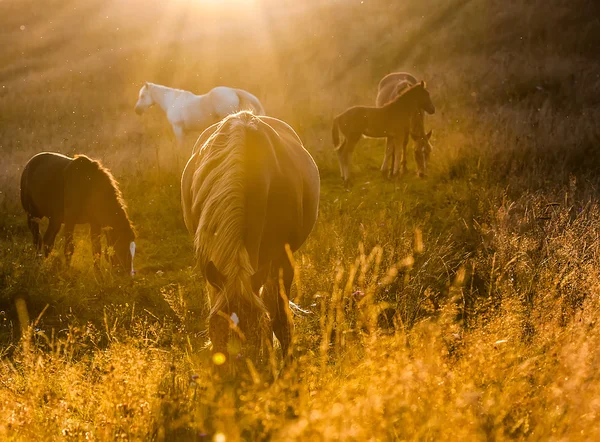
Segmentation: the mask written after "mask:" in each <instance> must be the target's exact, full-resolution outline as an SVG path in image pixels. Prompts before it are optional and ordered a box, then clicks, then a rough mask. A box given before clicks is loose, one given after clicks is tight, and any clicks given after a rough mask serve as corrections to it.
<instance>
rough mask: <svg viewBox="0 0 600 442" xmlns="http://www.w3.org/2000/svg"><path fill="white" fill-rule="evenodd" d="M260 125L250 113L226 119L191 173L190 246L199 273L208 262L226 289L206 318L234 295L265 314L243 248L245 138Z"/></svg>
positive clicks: (207, 144)
mask: <svg viewBox="0 0 600 442" xmlns="http://www.w3.org/2000/svg"><path fill="white" fill-rule="evenodd" d="M259 123H260V120H259V119H258V118H257V117H255V116H254V115H253V114H252V113H251V112H247V111H242V112H238V113H236V114H232V115H229V116H228V117H226V118H225V119H223V121H222V122H221V123H219V126H218V128H217V129H216V130H215V131H214V133H213V134H212V135H211V136H210V137H209V138H208V139H207V140H206V142H205V143H204V145H203V146H202V148H201V150H200V152H199V154H200V158H201V164H200V165H199V166H198V168H197V171H196V173H195V174H194V178H193V183H192V189H193V203H192V204H193V207H201V208H202V211H201V215H200V219H199V221H198V227H197V229H196V234H195V239H194V244H195V248H196V256H197V258H198V264H199V266H200V268H201V269H202V271H204V269H205V268H206V265H207V264H208V263H209V262H210V261H212V262H213V263H214V265H215V266H216V268H217V269H218V270H219V272H220V273H222V274H223V276H225V280H226V283H225V287H224V288H223V290H220V291H219V293H218V295H217V296H216V297H215V299H212V302H211V308H210V316H212V315H213V314H215V313H216V312H218V311H219V310H221V309H222V308H223V307H224V305H226V304H227V303H228V302H229V301H230V300H231V299H233V296H241V299H243V300H245V302H246V303H248V304H249V305H250V306H252V307H255V308H258V309H259V310H260V311H263V312H266V308H265V306H264V304H263V302H262V300H261V299H260V298H259V297H258V296H257V295H256V294H254V293H253V290H252V284H251V277H252V275H253V274H254V272H255V271H256V269H254V268H252V264H251V262H250V257H249V255H248V252H247V250H246V246H245V243H244V232H245V230H246V217H245V213H246V207H245V205H246V194H245V187H246V173H245V155H246V135H247V133H248V131H258V130H260V129H259Z"/></svg>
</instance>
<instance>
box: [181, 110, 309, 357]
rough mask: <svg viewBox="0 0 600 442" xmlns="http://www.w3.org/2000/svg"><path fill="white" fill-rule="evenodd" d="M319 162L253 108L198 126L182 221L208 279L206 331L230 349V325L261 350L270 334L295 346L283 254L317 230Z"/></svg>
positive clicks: (219, 346) (216, 344) (288, 268)
mask: <svg viewBox="0 0 600 442" xmlns="http://www.w3.org/2000/svg"><path fill="white" fill-rule="evenodd" d="M319 186H320V178H319V170H318V168H317V166H316V164H315V162H314V160H313V158H312V157H311V155H310V154H309V153H308V151H306V149H304V147H303V145H302V142H301V141H300V138H299V137H298V135H296V133H295V132H294V130H293V129H292V128H291V127H290V126H288V125H287V124H286V123H284V122H283V121H280V120H277V119H275V118H271V117H266V116H255V115H253V114H252V113H250V112H246V111H243V112H239V113H237V114H232V115H229V116H228V117H226V118H225V119H224V120H223V121H221V122H220V123H217V124H214V125H213V126H211V127H209V128H208V129H207V130H206V131H204V132H203V133H202V135H201V136H200V138H199V139H198V141H197V143H196V146H195V147H194V150H193V153H192V156H191V158H190V159H189V161H188V162H187V165H186V166H185V169H184V171H183V175H182V178H181V196H182V206H183V215H184V219H185V224H186V226H187V229H188V231H189V232H190V234H192V235H193V236H194V240H195V249H196V258H197V265H198V268H199V270H200V271H201V272H202V273H203V274H204V277H205V278H206V280H207V281H208V282H209V300H210V314H209V318H208V328H209V336H210V340H211V342H212V345H213V351H214V352H218V353H223V354H224V355H227V356H229V354H228V353H226V349H227V348H228V342H230V336H229V330H230V327H231V326H232V323H233V324H236V326H237V327H234V329H236V330H239V331H241V333H243V335H244V336H245V338H246V341H247V343H248V344H249V348H248V350H249V351H250V352H252V353H251V357H254V356H256V354H255V353H254V351H256V350H257V348H258V346H257V344H258V342H260V338H261V333H263V332H264V333H266V334H262V336H265V337H266V339H267V340H268V341H272V337H273V332H275V336H276V337H277V339H278V340H279V342H280V344H281V348H282V351H283V354H284V356H288V354H290V353H289V352H290V342H291V329H292V327H293V324H292V321H291V316H290V314H291V312H290V311H289V306H288V303H287V302H286V301H285V300H284V299H282V298H283V296H281V295H280V291H279V280H280V271H281V272H282V273H281V275H282V281H283V287H284V289H285V292H286V293H287V294H288V295H289V293H290V287H291V284H292V279H293V277H294V270H293V268H292V265H291V263H290V261H289V258H288V256H287V253H286V246H287V245H289V248H290V249H291V251H292V252H294V251H295V250H297V249H298V248H299V247H300V246H301V245H302V244H303V243H304V241H305V240H306V238H307V237H308V235H309V233H310V232H311V230H312V228H313V226H314V224H315V222H316V219H317V213H318V206H319Z"/></svg>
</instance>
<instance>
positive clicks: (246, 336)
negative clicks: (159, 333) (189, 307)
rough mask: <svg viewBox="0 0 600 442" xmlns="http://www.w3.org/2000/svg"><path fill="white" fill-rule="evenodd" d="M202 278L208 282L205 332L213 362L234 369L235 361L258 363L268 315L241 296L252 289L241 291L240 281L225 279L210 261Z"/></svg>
mask: <svg viewBox="0 0 600 442" xmlns="http://www.w3.org/2000/svg"><path fill="white" fill-rule="evenodd" d="M204 275H205V277H206V280H207V282H208V283H209V290H208V291H209V298H210V304H211V313H210V315H209V321H208V331H209V336H210V341H211V344H212V347H213V348H212V351H213V362H214V363H215V365H217V366H222V367H221V368H227V369H234V366H235V365H236V361H241V360H243V359H244V358H245V357H249V358H250V359H251V360H253V361H257V355H258V354H259V353H260V352H261V350H263V349H262V348H261V345H262V343H261V337H262V333H263V332H264V329H265V324H264V322H265V319H267V316H266V313H265V312H266V311H265V310H264V309H263V308H262V307H260V306H256V305H252V304H251V302H248V300H247V299H246V296H243V294H242V293H241V292H243V291H245V290H250V291H251V290H252V288H251V287H250V286H249V287H246V288H244V287H243V286H244V284H243V283H241V281H232V280H230V279H229V278H227V277H226V276H225V275H224V274H223V273H221V272H220V271H219V270H218V269H217V268H216V266H215V264H214V263H213V262H212V261H209V262H208V264H207V265H206V267H205V269H204ZM250 296H254V294H250ZM271 336H272V330H271Z"/></svg>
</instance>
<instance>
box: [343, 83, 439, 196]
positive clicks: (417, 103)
mask: <svg viewBox="0 0 600 442" xmlns="http://www.w3.org/2000/svg"><path fill="white" fill-rule="evenodd" d="M418 109H422V110H424V111H425V112H427V113H429V114H433V113H435V106H434V105H433V103H432V102H431V97H430V96H429V92H428V91H427V89H426V88H425V82H424V81H421V82H420V83H417V84H416V85H414V86H411V87H409V88H407V89H405V90H404V91H403V92H402V93H401V94H400V95H399V96H397V97H396V98H394V100H393V101H391V102H390V103H388V104H386V105H385V106H382V107H374V106H354V107H351V108H349V109H347V110H346V111H344V112H342V113H341V114H339V115H338V116H337V117H335V118H334V120H333V126H332V129H331V135H332V139H333V145H334V146H335V150H336V152H337V155H338V161H339V164H340V173H341V175H342V179H343V180H344V183H345V184H346V186H347V185H348V180H349V179H350V165H351V159H352V153H353V152H354V148H355V146H356V144H357V143H358V141H359V140H360V139H361V137H362V136H367V137H371V138H393V139H394V146H395V152H394V159H398V158H400V147H402V148H403V149H404V150H405V149H406V143H408V134H409V131H410V122H411V118H412V116H413V115H414V113H415V112H416V111H417V110H418ZM340 133H341V134H342V135H343V136H344V141H343V142H342V143H341V144H340V136H339V134H340ZM399 168H400V164H399V162H398V161H394V164H393V166H392V174H393V175H396V174H398V171H399Z"/></svg>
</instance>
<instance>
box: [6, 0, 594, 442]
mask: <svg viewBox="0 0 600 442" xmlns="http://www.w3.org/2000/svg"><path fill="white" fill-rule="evenodd" d="M599 13H600V7H599V6H598V5H597V4H596V2H594V1H592V0H576V1H563V0H554V1H551V2H542V1H538V0H536V1H531V2H528V1H524V0H511V1H505V2H492V1H486V0H449V1H442V0H424V1H420V2H417V1H408V2H389V1H383V0H368V1H367V0H365V1H360V0H347V1H341V0H332V1H325V0H307V1H305V2H301V3H299V2H291V1H287V0H286V1H275V0H254V1H250V0H247V1H242V0H238V1H237V2H236V1H233V0H232V1H223V2H213V1H205V2H203V1H200V0H198V1H193V0H175V1H170V2H161V1H152V2H147V1H142V0H129V1H127V2H123V1H117V0H109V1H97V0H85V1H74V0H48V1H45V2H43V5H42V4H41V3H40V2H39V1H34V0H5V1H3V2H0V17H1V18H0V23H1V24H2V26H0V39H1V41H3V42H5V44H4V45H3V46H2V48H1V49H0V153H1V154H2V155H3V159H2V161H0V311H1V313H0V316H1V318H0V358H1V359H0V391H1V392H2V397H3V398H4V399H3V401H2V403H1V404H0V414H1V415H3V416H6V418H5V419H3V420H0V439H3V440H4V439H6V440H31V439H32V438H38V439H44V440H55V439H57V440H58V439H69V438H70V439H88V440H89V439H91V440H112V439H115V438H118V437H121V438H123V439H131V440H168V441H173V440H224V439H218V438H216V437H217V435H219V434H222V435H223V436H225V437H226V439H227V440H267V439H270V440H338V439H342V440H367V439H369V440H478V439H481V440H491V439H494V440H505V439H535V440H540V439H541V440H594V439H595V438H597V437H598V435H599V434H600V427H599V425H598V422H599V421H598V419H597V415H598V413H599V412H600V411H599V406H598V401H597V396H598V390H600V377H599V376H598V373H597V372H596V370H595V367H596V366H597V362H598V360H599V358H600V353H599V350H598V349H599V348H600V345H599V343H600V331H599V330H598V328H597V316H598V313H599V307H600V301H599V293H598V287H600V279H599V277H598V272H597V269H598V268H599V265H600V261H599V260H600V258H599V257H600V244H599V243H598V237H599V234H600V231H599V225H600V224H599V223H598V220H599V216H600V206H599V205H598V190H597V189H598V188H599V185H600V178H599V175H598V170H600V154H599V153H598V152H599V151H598V145H599V141H600V129H599V127H598V121H600V60H599V59H598V54H597V52H598V47H600V18H599V17H600V14H599ZM393 71H409V72H412V73H414V74H415V75H416V76H417V77H418V78H423V79H425V80H426V81H427V88H428V89H429V91H430V93H431V96H432V98H433V101H434V103H435V105H436V113H435V115H433V116H428V117H427V118H426V122H425V124H426V127H427V128H431V129H432V130H433V145H434V152H433V154H432V158H431V164H430V171H429V174H428V177H427V178H426V179H419V178H417V176H416V174H415V164H414V161H413V160H412V156H411V157H410V158H409V173H408V174H407V175H406V176H403V177H401V178H399V179H397V180H387V179H384V178H383V177H382V176H381V174H380V172H379V169H378V168H379V165H380V162H381V160H382V158H383V143H382V141H381V140H373V139H368V140H363V141H361V143H360V144H359V147H358V149H357V152H356V153H355V155H354V161H353V170H352V172H353V183H352V187H351V190H350V191H346V189H344V187H343V185H342V182H341V179H340V178H339V172H338V171H339V169H338V164H337V158H336V155H335V153H334V151H333V146H332V142H331V126H330V125H331V120H332V118H333V116H334V115H336V114H338V113H339V112H341V111H343V110H344V109H345V108H346V107H348V106H350V105H355V104H372V103H374V101H375V95H376V91H377V83H378V81H379V79H380V78H381V77H382V76H384V75H385V74H387V73H389V72H393ZM145 81H152V82H154V83H159V84H165V85H169V86H173V87H177V88H182V89H188V90H192V91H194V92H196V93H202V92H205V91H207V90H208V89H210V88H212V87H214V86H217V85H228V86H234V87H240V88H244V89H247V90H249V91H251V92H252V93H254V94H256V95H257V96H258V97H260V99H261V101H262V103H263V104H264V106H265V109H266V111H267V113H268V114H269V115H272V116H275V117H278V118H281V119H283V120H285V121H287V122H288V123H290V124H291V125H292V127H293V128H294V129H295V130H296V131H297V132H298V134H299V135H300V137H301V139H302V141H303V142H304V144H305V146H306V148H307V149H308V150H309V151H310V152H311V154H312V155H313V156H314V158H315V160H316V162H317V164H318V166H319V170H320V174H321V181H322V189H321V204H320V214H319V220H318V223H317V226H316V228H315V230H314V231H313V232H312V234H311V236H310V237H309V240H308V241H307V243H306V244H305V245H304V246H303V247H302V248H301V249H300V250H299V251H298V252H297V253H296V255H295V259H296V266H297V270H298V278H297V280H296V283H295V285H294V287H293V289H292V294H291V297H292V298H293V299H294V301H295V302H296V303H298V304H299V305H300V306H302V307H303V308H305V309H307V310H309V311H310V312H311V313H310V314H307V315H300V316H297V317H295V322H296V333H295V348H296V353H297V358H296V359H295V361H294V362H293V363H292V364H291V366H289V367H287V368H286V369H284V370H282V371H279V370H278V369H276V368H275V367H272V373H271V374H270V375H266V374H264V373H261V376H262V377H256V376H254V377H252V376H251V375H250V374H248V373H243V374H240V379H238V381H237V382H235V383H232V384H226V383H220V382H218V381H216V380H215V378H214V377H213V375H212V374H211V360H210V354H209V351H208V350H207V349H205V348H204V347H205V343H206V339H207V335H206V331H205V323H204V318H205V316H206V313H207V306H206V297H205V287H204V282H203V280H202V278H201V277H200V276H199V274H198V273H197V271H196V270H195V269H194V267H193V264H194V256H193V249H192V240H191V238H190V237H189V235H188V233H187V231H186V229H185V226H184V224H183V218H182V214H181V204H180V196H179V180H180V176H181V170H182V169H183V166H184V165H185V161H186V160H187V157H188V156H189V152H190V150H191V148H192V146H193V143H194V141H195V137H193V136H190V137H188V140H187V141H186V145H185V146H184V147H183V148H181V149H179V148H177V147H176V145H175V143H174V137H173V135H172V133H171V129H170V127H169V125H168V123H167V121H166V119H165V118H164V115H163V114H161V112H160V110H158V109H151V111H149V112H147V113H146V114H145V115H143V116H142V117H140V116H137V115H136V114H135V113H134V111H133V107H134V105H135V102H136V99H137V94H138V91H139V89H140V87H141V86H142V85H143V83H144V82H145ZM43 150H48V151H57V152H61V153H64V154H67V155H74V154H77V153H85V154H87V155H89V156H91V157H94V158H98V159H100V160H101V161H102V162H103V164H104V165H106V166H107V167H108V168H110V169H111V170H112V171H113V173H114V175H115V177H116V178H117V179H118V181H119V183H120V185H121V189H122V192H123V195H124V198H125V200H126V202H127V205H128V208H129V214H130V216H131V219H132V221H133V223H134V224H135V226H136V230H137V236H138V239H137V240H136V242H137V243H138V252H137V255H136V267H137V270H138V273H137V275H136V276H135V278H133V279H131V278H123V277H122V276H120V275H117V274H115V273H113V272H112V271H111V269H110V268H109V266H108V265H104V266H103V268H102V269H101V271H99V272H95V271H94V270H93V268H92V258H91V250H90V247H91V246H90V243H89V240H88V232H89V228H88V227H87V226H80V227H78V228H77V230H76V252H75V256H74V258H73V263H72V267H71V268H66V267H65V265H64V258H63V256H62V242H63V239H62V234H59V240H58V243H57V248H56V249H55V251H54V252H53V254H52V255H51V257H50V258H49V259H47V260H45V261H42V260H40V259H38V258H37V257H36V256H35V253H34V250H33V246H32V244H31V237H30V234H29V231H28V229H27V224H26V221H25V216H24V213H23V210H22V208H21V204H20V200H19V177H20V174H21V171H22V168H23V166H24V165H25V163H26V162H27V160H28V159H29V158H30V157H31V156H32V155H33V154H35V153H37V152H39V151H43ZM22 301H24V304H23V303H22ZM23 305H26V309H24V308H23V307H22V306H23ZM18 306H21V307H19V308H18ZM25 316H28V318H29V320H31V323H32V327H31V328H29V329H27V328H24V329H21V327H22V326H24V324H22V323H20V322H19V319H18V318H19V317H20V318H21V319H23V318H24V317H25ZM36 318H37V319H36ZM22 335H23V336H24V337H22ZM257 376H258V375H257ZM273 377H274V378H275V379H274V380H273V379H272V378H273ZM213 437H215V439H213ZM219 437H221V436H219Z"/></svg>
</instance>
